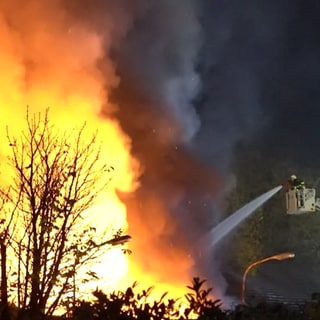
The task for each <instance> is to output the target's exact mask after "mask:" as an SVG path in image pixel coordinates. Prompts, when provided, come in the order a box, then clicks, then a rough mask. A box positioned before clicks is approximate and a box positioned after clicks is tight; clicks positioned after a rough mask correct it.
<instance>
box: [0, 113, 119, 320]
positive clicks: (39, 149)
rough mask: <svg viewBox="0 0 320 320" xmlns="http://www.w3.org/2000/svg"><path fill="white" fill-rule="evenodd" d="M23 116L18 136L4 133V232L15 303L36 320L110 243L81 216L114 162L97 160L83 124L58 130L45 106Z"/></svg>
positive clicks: (52, 307) (96, 150) (55, 304)
mask: <svg viewBox="0 0 320 320" xmlns="http://www.w3.org/2000/svg"><path fill="white" fill-rule="evenodd" d="M26 120H27V130H26V131H23V132H22V134H21V137H20V138H19V139H17V138H14V137H12V136H11V135H10V133H9V131H8V134H7V136H8V143H9V145H10V146H11V150H12V152H11V156H10V157H9V163H10V165H11V167H12V169H13V173H14V176H13V179H12V184H11V186H10V193H9V195H7V196H6V199H7V200H8V201H9V203H10V204H11V205H10V206H9V207H10V208H11V209H10V210H11V212H10V214H9V215H8V216H14V221H15V223H14V225H15V228H13V229H12V230H11V231H10V230H9V233H10V235H8V234H7V233H8V230H7V229H6V230H7V231H6V238H9V239H10V242H9V243H10V250H11V251H12V253H13V256H14V259H15V260H13V261H15V266H16V268H15V270H14V272H12V274H11V280H10V281H9V284H8V285H9V286H10V290H11V292H12V293H13V294H15V296H16V303H17V305H18V307H19V308H20V309H21V310H27V311H28V312H29V313H30V316H31V318H32V319H37V318H41V316H43V315H50V314H52V313H53V312H54V311H55V310H56V309H57V307H58V306H59V303H60V302H61V299H62V298H63V296H64V295H65V294H67V293H70V292H72V283H73V282H72V279H74V275H75V272H77V271H78V270H79V269H80V268H81V266H83V265H84V264H85V263H87V262H88V261H92V260H93V259H95V258H96V257H97V255H98V254H99V252H100V253H101V247H102V245H108V241H106V240H105V239H101V242H100V243H98V242H97V240H96V238H95V229H94V228H90V227H89V226H87V225H85V222H84V220H85V219H84V214H85V211H86V210H87V209H88V208H90V206H92V205H93V203H94V200H95V199H96V198H97V196H98V195H99V194H100V192H101V191H102V190H103V189H105V187H106V186H107V184H108V183H109V181H110V179H111V175H112V170H113V167H110V166H108V165H107V164H104V163H102V164H101V159H100V158H99V157H100V154H101V152H100V151H101V150H100V147H99V146H97V141H96V140H97V135H96V134H94V135H93V136H91V138H90V139H89V140H85V139H84V138H87V137H85V136H84V132H85V126H83V127H81V128H80V129H78V130H72V131H71V132H70V133H66V132H60V131H59V130H57V129H56V128H55V127H54V126H53V125H52V124H51V123H50V121H49V117H48V111H47V112H46V113H45V114H44V115H41V114H39V115H37V116H30V115H29V114H28V113H27V117H26ZM2 194H5V190H2ZM12 208H14V209H12ZM0 244H2V240H1V239H0ZM3 290H4V291H5V290H6V288H3Z"/></svg>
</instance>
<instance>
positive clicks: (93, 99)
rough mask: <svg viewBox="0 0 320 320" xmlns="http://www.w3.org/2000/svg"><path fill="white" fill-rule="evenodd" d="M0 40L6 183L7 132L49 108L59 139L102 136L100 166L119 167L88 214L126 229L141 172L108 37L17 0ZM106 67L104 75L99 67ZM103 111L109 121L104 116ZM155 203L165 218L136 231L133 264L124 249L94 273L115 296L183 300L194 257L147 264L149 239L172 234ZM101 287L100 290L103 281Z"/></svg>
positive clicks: (3, 20) (56, 10) (0, 18)
mask: <svg viewBox="0 0 320 320" xmlns="http://www.w3.org/2000/svg"><path fill="white" fill-rule="evenodd" d="M17 8H18V9H17ZM0 39H1V50H0V70H1V72H0V88H1V94H0V110H1V117H0V130H1V140H0V150H1V154H0V159H1V163H0V164H1V171H2V176H1V177H2V180H4V181H5V182H9V181H10V176H9V175H6V176H5V175H4V172H6V169H5V156H6V155H8V154H9V149H8V148H9V146H8V143H7V140H6V138H5V134H6V132H5V128H6V127H7V126H8V128H9V129H10V133H11V134H12V135H15V136H19V135H20V133H21V130H22V129H24V128H25V112H26V106H27V105H28V106H29V112H30V113H38V112H40V113H43V112H44V111H45V109H46V108H47V107H49V110H50V120H51V122H53V123H54V124H55V126H56V127H58V128H60V129H61V132H64V130H70V129H72V128H79V127H80V126H81V125H82V124H83V123H84V122H86V124H87V125H86V128H87V129H86V132H87V133H88V135H90V136H91V134H92V133H93V132H96V131H98V137H99V139H100V140H101V143H102V152H103V157H102V160H103V161H106V162H107V163H109V164H110V165H112V166H113V167H114V168H115V174H114V177H113V179H112V182H111V184H110V187H109V190H107V191H106V193H105V194H102V195H101V197H100V198H99V202H98V203H97V204H96V205H95V206H94V207H93V208H92V209H91V212H92V216H91V218H92V221H93V222H95V223H96V225H97V227H98V228H99V227H100V228H105V227H108V228H110V229H113V230H117V229H118V228H122V229H124V230H126V229H127V228H128V220H127V208H126V206H125V205H124V203H123V202H122V201H121V200H120V199H119V197H118V192H119V191H120V192H123V193H130V192H133V191H135V190H137V188H138V186H139V176H140V174H141V172H142V169H141V166H140V164H139V162H138V161H137V159H135V158H134V157H133V156H132V154H131V138H130V137H128V136H127V135H126V134H125V133H124V132H123V130H122V129H121V124H120V123H119V122H118V121H117V120H116V119H115V117H114V116H113V114H114V110H116V108H117V106H115V105H113V104H111V103H110V102H109V91H110V90H112V88H114V87H116V86H117V85H118V82H119V79H118V77H117V75H116V71H115V67H114V66H113V64H112V62H111V60H110V59H109V58H108V56H107V54H106V49H108V47H107V46H108V41H109V40H108V37H106V36H105V35H102V34H99V33H98V32H96V31H95V30H93V29H91V28H90V27H89V26H85V25H81V24H80V23H79V22H78V21H76V20H75V19H74V18H72V17H71V16H70V15H69V14H68V12H67V11H66V10H64V9H63V8H62V7H60V4H59V1H53V0H52V1H51V0H46V1H38V0H34V1H27V2H24V3H23V4H22V3H21V2H20V1H18V0H5V1H2V2H1V3H0ZM102 60H103V71H102V69H101V68H99V67H98V63H99V62H101V61H102ZM102 107H103V109H104V111H105V112H104V114H107V116H101V109H102ZM150 201H151V200H150ZM153 204H154V206H155V207H157V209H156V211H157V212H160V213H159V214H158V213H155V214H156V219H157V221H156V222H154V221H153V222H152V221H149V222H148V221H147V222H146V223H147V225H148V228H150V227H151V230H150V229H149V230H148V229H147V228H146V225H144V223H145V222H144V221H140V222H139V223H137V224H135V226H136V227H137V228H139V230H134V235H135V236H136V237H140V241H137V242H139V245H137V246H136V247H135V249H133V255H132V256H130V257H128V256H124V255H123V254H122V253H121V250H119V249H115V250H111V251H110V252H109V253H108V254H107V255H106V256H104V257H103V259H101V261H100V263H99V264H97V265H96V266H94V268H95V269H96V270H97V272H99V273H103V279H105V280H106V283H108V284H110V286H111V287H112V289H115V288H116V286H117V285H121V284H122V285H124V286H126V285H131V284H132V283H133V282H134V281H135V280H137V281H138V282H139V283H141V284H142V285H147V286H155V287H156V288H157V289H159V291H161V293H163V291H169V292H170V294H172V295H181V294H183V293H184V292H185V285H186V284H187V282H188V280H189V274H188V271H187V270H188V269H189V268H190V267H191V266H192V264H193V261H192V259H191V257H190V256H189V255H188V254H187V253H181V252H178V251H177V250H175V249H174V246H172V247H165V246H164V245H163V246H162V247H161V246H160V248H161V251H159V247H158V249H157V250H158V251H157V252H154V253H153V254H152V258H151V257H149V258H150V261H147V260H146V255H147V256H148V255H149V254H150V253H149V252H146V251H145V248H148V251H149V250H150V252H151V251H152V250H153V249H152V247H153V242H152V241H153V240H152V239H154V238H153V237H150V234H152V233H155V234H158V235H160V234H161V233H162V232H163V230H164V228H167V226H166V225H165V220H164V219H167V214H166V212H164V211H165V209H164V208H161V204H159V203H157V202H156V200H154V202H153ZM150 206H151V207H152V206H153V205H152V204H150ZM137 210H139V209H138V208H137ZM139 224H140V226H139ZM152 228H153V229H152ZM171 231H173V232H174V229H172V230H171ZM158 240H159V241H161V238H159V239H158ZM132 243H134V239H133V242H132ZM130 245H131V244H130ZM186 252H187V250H186ZM135 256H136V257H137V258H136V260H135ZM169 260H170V262H168V261H169ZM173 264H180V267H179V268H178V269H176V270H178V272H176V273H175V272H173V269H171V268H170V266H172V265H173ZM168 266H169V267H168ZM170 274H171V279H170V278H169V275H170ZM164 275H167V276H168V277H164ZM111 282H113V283H111ZM95 286H96V285H95ZM95 286H94V287H95ZM99 286H100V287H102V286H103V285H101V282H99Z"/></svg>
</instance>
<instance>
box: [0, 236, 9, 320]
mask: <svg viewBox="0 0 320 320" xmlns="http://www.w3.org/2000/svg"><path fill="white" fill-rule="evenodd" d="M0 254H1V304H2V314H1V319H3V320H10V312H9V305H8V284H7V247H6V245H5V243H4V241H3V240H2V241H1V243H0Z"/></svg>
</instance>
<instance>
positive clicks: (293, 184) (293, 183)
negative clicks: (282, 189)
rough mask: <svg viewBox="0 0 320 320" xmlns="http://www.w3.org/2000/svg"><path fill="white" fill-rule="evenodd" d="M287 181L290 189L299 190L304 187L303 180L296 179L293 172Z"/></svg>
mask: <svg viewBox="0 0 320 320" xmlns="http://www.w3.org/2000/svg"><path fill="white" fill-rule="evenodd" d="M288 182H289V185H290V188H291V190H301V189H304V188H305V186H304V181H303V180H300V179H298V178H297V177H296V176H295V175H294V174H293V175H292V176H291V177H290V180H289V181H288Z"/></svg>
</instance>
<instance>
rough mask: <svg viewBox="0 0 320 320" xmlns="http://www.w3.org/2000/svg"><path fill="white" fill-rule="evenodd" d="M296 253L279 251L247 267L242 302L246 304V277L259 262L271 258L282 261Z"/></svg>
mask: <svg viewBox="0 0 320 320" xmlns="http://www.w3.org/2000/svg"><path fill="white" fill-rule="evenodd" d="M294 256H295V254H294V253H292V252H284V253H279V254H276V255H274V256H271V257H267V258H264V259H261V260H258V261H256V262H253V263H251V264H250V265H249V266H248V267H247V269H246V270H245V272H244V274H243V277H242V287H241V303H243V304H245V291H246V277H247V274H248V272H249V271H250V270H251V269H252V268H253V267H255V266H257V265H258V264H261V263H264V262H267V261H270V260H277V261H282V260H286V259H292V258H294Z"/></svg>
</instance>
